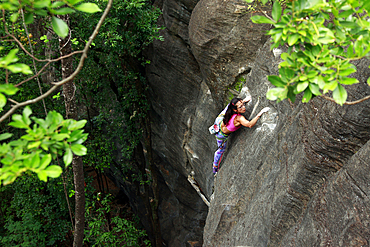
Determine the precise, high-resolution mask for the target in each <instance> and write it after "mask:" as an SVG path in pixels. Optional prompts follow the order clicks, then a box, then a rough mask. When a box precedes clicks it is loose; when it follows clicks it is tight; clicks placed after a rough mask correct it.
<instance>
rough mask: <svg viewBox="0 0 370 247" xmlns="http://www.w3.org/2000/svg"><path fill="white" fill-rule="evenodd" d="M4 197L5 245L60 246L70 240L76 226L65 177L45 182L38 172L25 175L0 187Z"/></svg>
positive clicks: (1, 239)
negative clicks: (69, 211)
mask: <svg viewBox="0 0 370 247" xmlns="http://www.w3.org/2000/svg"><path fill="white" fill-rule="evenodd" d="M70 177H71V178H72V176H70ZM72 181H73V179H71V180H70V181H67V189H71V188H72V186H73V184H72ZM0 197H1V201H0V206H1V210H2V213H1V214H0V215H1V216H0V245H1V246H4V247H10V246H30V247H31V246H60V245H57V244H58V243H62V242H65V241H66V238H67V235H68V234H67V233H68V231H71V229H72V226H71V220H70V218H69V214H68V206H67V202H66V198H65V195H64V193H63V181H62V178H57V179H52V180H49V182H48V183H44V182H42V181H40V180H39V179H38V178H37V176H35V175H30V176H22V177H20V178H19V179H17V180H16V181H15V182H14V183H13V184H12V186H3V187H0ZM71 203H73V200H71ZM66 244H67V243H66Z"/></svg>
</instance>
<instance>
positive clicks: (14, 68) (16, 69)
mask: <svg viewBox="0 0 370 247" xmlns="http://www.w3.org/2000/svg"><path fill="white" fill-rule="evenodd" d="M7 69H9V70H10V71H11V72H13V73H23V74H25V75H29V74H32V70H31V68H30V66H28V65H27V64H23V63H16V64H12V65H9V66H7Z"/></svg>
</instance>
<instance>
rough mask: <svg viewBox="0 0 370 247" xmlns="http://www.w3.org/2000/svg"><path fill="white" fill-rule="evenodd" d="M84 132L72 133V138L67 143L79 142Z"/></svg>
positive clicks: (76, 131)
mask: <svg viewBox="0 0 370 247" xmlns="http://www.w3.org/2000/svg"><path fill="white" fill-rule="evenodd" d="M83 132H84V131H83V130H75V131H73V132H72V133H71V135H70V137H69V138H68V139H67V142H74V141H77V140H78V139H80V138H81V137H82V134H83Z"/></svg>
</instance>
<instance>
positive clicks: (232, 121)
mask: <svg viewBox="0 0 370 247" xmlns="http://www.w3.org/2000/svg"><path fill="white" fill-rule="evenodd" d="M236 116H240V114H234V115H232V117H231V118H230V120H229V122H228V123H227V125H226V128H227V129H228V130H229V131H231V132H234V131H236V130H238V129H239V128H240V127H241V126H242V125H239V126H238V127H235V125H234V119H235V118H236Z"/></svg>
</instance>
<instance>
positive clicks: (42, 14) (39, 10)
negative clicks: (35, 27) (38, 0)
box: [34, 9, 48, 16]
mask: <svg viewBox="0 0 370 247" xmlns="http://www.w3.org/2000/svg"><path fill="white" fill-rule="evenodd" d="M34 13H35V14H36V15H41V16H47V15H48V12H47V11H46V10H44V9H35V12H34Z"/></svg>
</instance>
